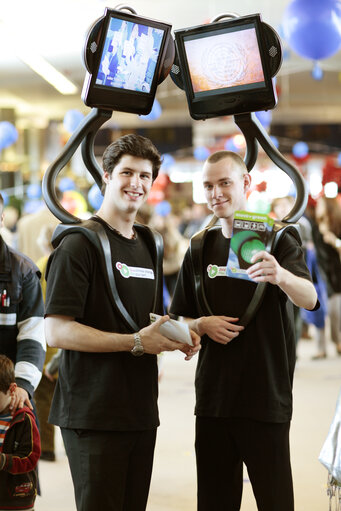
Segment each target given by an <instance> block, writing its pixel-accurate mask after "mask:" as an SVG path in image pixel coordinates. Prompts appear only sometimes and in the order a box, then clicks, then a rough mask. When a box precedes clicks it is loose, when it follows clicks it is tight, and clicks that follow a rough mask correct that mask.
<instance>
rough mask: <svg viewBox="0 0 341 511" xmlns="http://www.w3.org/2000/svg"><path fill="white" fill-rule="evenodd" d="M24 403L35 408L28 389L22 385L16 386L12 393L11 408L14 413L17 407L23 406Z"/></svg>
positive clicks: (31, 408)
mask: <svg viewBox="0 0 341 511" xmlns="http://www.w3.org/2000/svg"><path fill="white" fill-rule="evenodd" d="M24 405H26V406H27V407H28V408H30V410H33V406H32V405H31V401H30V398H29V396H28V393H27V391H26V390H25V389H23V388H21V387H16V389H15V390H14V392H13V394H12V399H11V404H10V410H11V412H12V413H14V412H15V411H16V410H17V408H23V406H24Z"/></svg>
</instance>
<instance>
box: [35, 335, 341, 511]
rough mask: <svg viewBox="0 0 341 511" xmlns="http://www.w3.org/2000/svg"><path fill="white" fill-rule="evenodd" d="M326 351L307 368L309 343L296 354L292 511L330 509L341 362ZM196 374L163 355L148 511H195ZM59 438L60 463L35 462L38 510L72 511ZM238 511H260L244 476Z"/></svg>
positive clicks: (302, 344) (181, 362)
mask: <svg viewBox="0 0 341 511" xmlns="http://www.w3.org/2000/svg"><path fill="white" fill-rule="evenodd" d="M328 348H329V356H328V358H327V359H325V360H319V361H312V360H311V356H312V355H313V354H314V345H313V343H312V342H311V341H303V340H302V341H300V343H299V347H298V356H299V358H298V363H297V369H296V374H295V385H294V419H293V422H292V429H291V452H292V466H293V474H294V483H295V500H296V511H308V510H309V511H323V510H324V509H325V510H327V509H328V499H327V495H326V480H327V471H326V469H325V468H324V467H323V466H322V465H321V464H320V463H319V461H318V459H317V458H318V455H319V452H320V450H321V447H322V444H323V442H324V440H325V437H326V435H327V433H328V429H329V425H330V423H331V420H332V417H333V414H334V410H335V404H336V399H337V396H338V393H339V390H340V387H341V358H340V357H337V356H336V355H335V350H334V347H333V346H332V345H330V346H329V347H328ZM194 371H195V361H194V360H192V361H191V362H189V363H188V362H185V361H184V360H183V359H182V355H180V354H178V353H171V354H166V355H164V356H163V373H164V374H163V378H162V381H161V383H160V399H159V406H160V417H161V426H160V428H159V432H158V439H157V447H156V452H155V462H154V472H153V479H152V485H151V490H150V498H149V503H148V508H147V510H148V511H195V509H196V503H195V493H196V483H195V456H194V448H193V438H194V417H193V407H194V392H193V378H194ZM56 438H57V457H58V459H57V461H56V462H55V463H49V462H43V461H42V462H40V478H41V486H42V496H41V497H38V498H37V501H36V511H75V509H76V508H75V504H74V498H73V489H72V484H71V480H70V473H69V468H68V464H67V459H66V456H65V453H64V450H63V446H62V442H61V439H60V435H59V434H58V433H57V435H56ZM279 498H280V496H279ZM241 509H242V511H256V509H257V508H256V504H255V501H254V497H253V495H252V490H251V485H250V483H249V482H248V479H247V473H245V484H244V495H243V503H242V508H241ZM94 511H96V510H94ZM212 511H214V510H212ZM274 511H275V510H274Z"/></svg>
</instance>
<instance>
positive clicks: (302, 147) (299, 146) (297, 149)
mask: <svg viewBox="0 0 341 511" xmlns="http://www.w3.org/2000/svg"><path fill="white" fill-rule="evenodd" d="M308 153H309V146H308V144H306V143H305V142H296V144H294V146H293V148H292V154H293V155H294V156H296V158H304V157H305V156H307V154H308Z"/></svg>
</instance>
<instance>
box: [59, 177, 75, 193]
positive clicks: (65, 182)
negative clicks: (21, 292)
mask: <svg viewBox="0 0 341 511" xmlns="http://www.w3.org/2000/svg"><path fill="white" fill-rule="evenodd" d="M58 188H59V190H60V191H61V192H67V191H68V190H75V188H76V185H75V183H74V181H73V180H72V179H70V178H69V177H62V178H61V180H60V181H59V184H58Z"/></svg>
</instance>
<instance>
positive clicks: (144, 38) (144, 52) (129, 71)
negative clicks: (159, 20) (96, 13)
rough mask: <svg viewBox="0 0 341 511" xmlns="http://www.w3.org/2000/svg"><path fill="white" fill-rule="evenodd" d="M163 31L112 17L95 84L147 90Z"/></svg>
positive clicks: (141, 90)
mask: <svg viewBox="0 0 341 511" xmlns="http://www.w3.org/2000/svg"><path fill="white" fill-rule="evenodd" d="M163 35H164V31H163V30H161V29H158V28H154V27H150V26H146V25H141V24H138V23H133V22H131V21H125V20H122V19H118V18H111V19H110V22H109V27H108V31H107V34H106V38H105V42H104V46H103V52H102V56H101V61H100V65H99V69H98V73H97V77H96V85H100V86H104V87H116V88H120V89H127V90H132V91H136V92H146V93H148V92H150V89H151V85H152V82H153V78H154V73H155V68H156V64H157V60H158V56H159V53H160V48H161V44H162V38H163Z"/></svg>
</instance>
